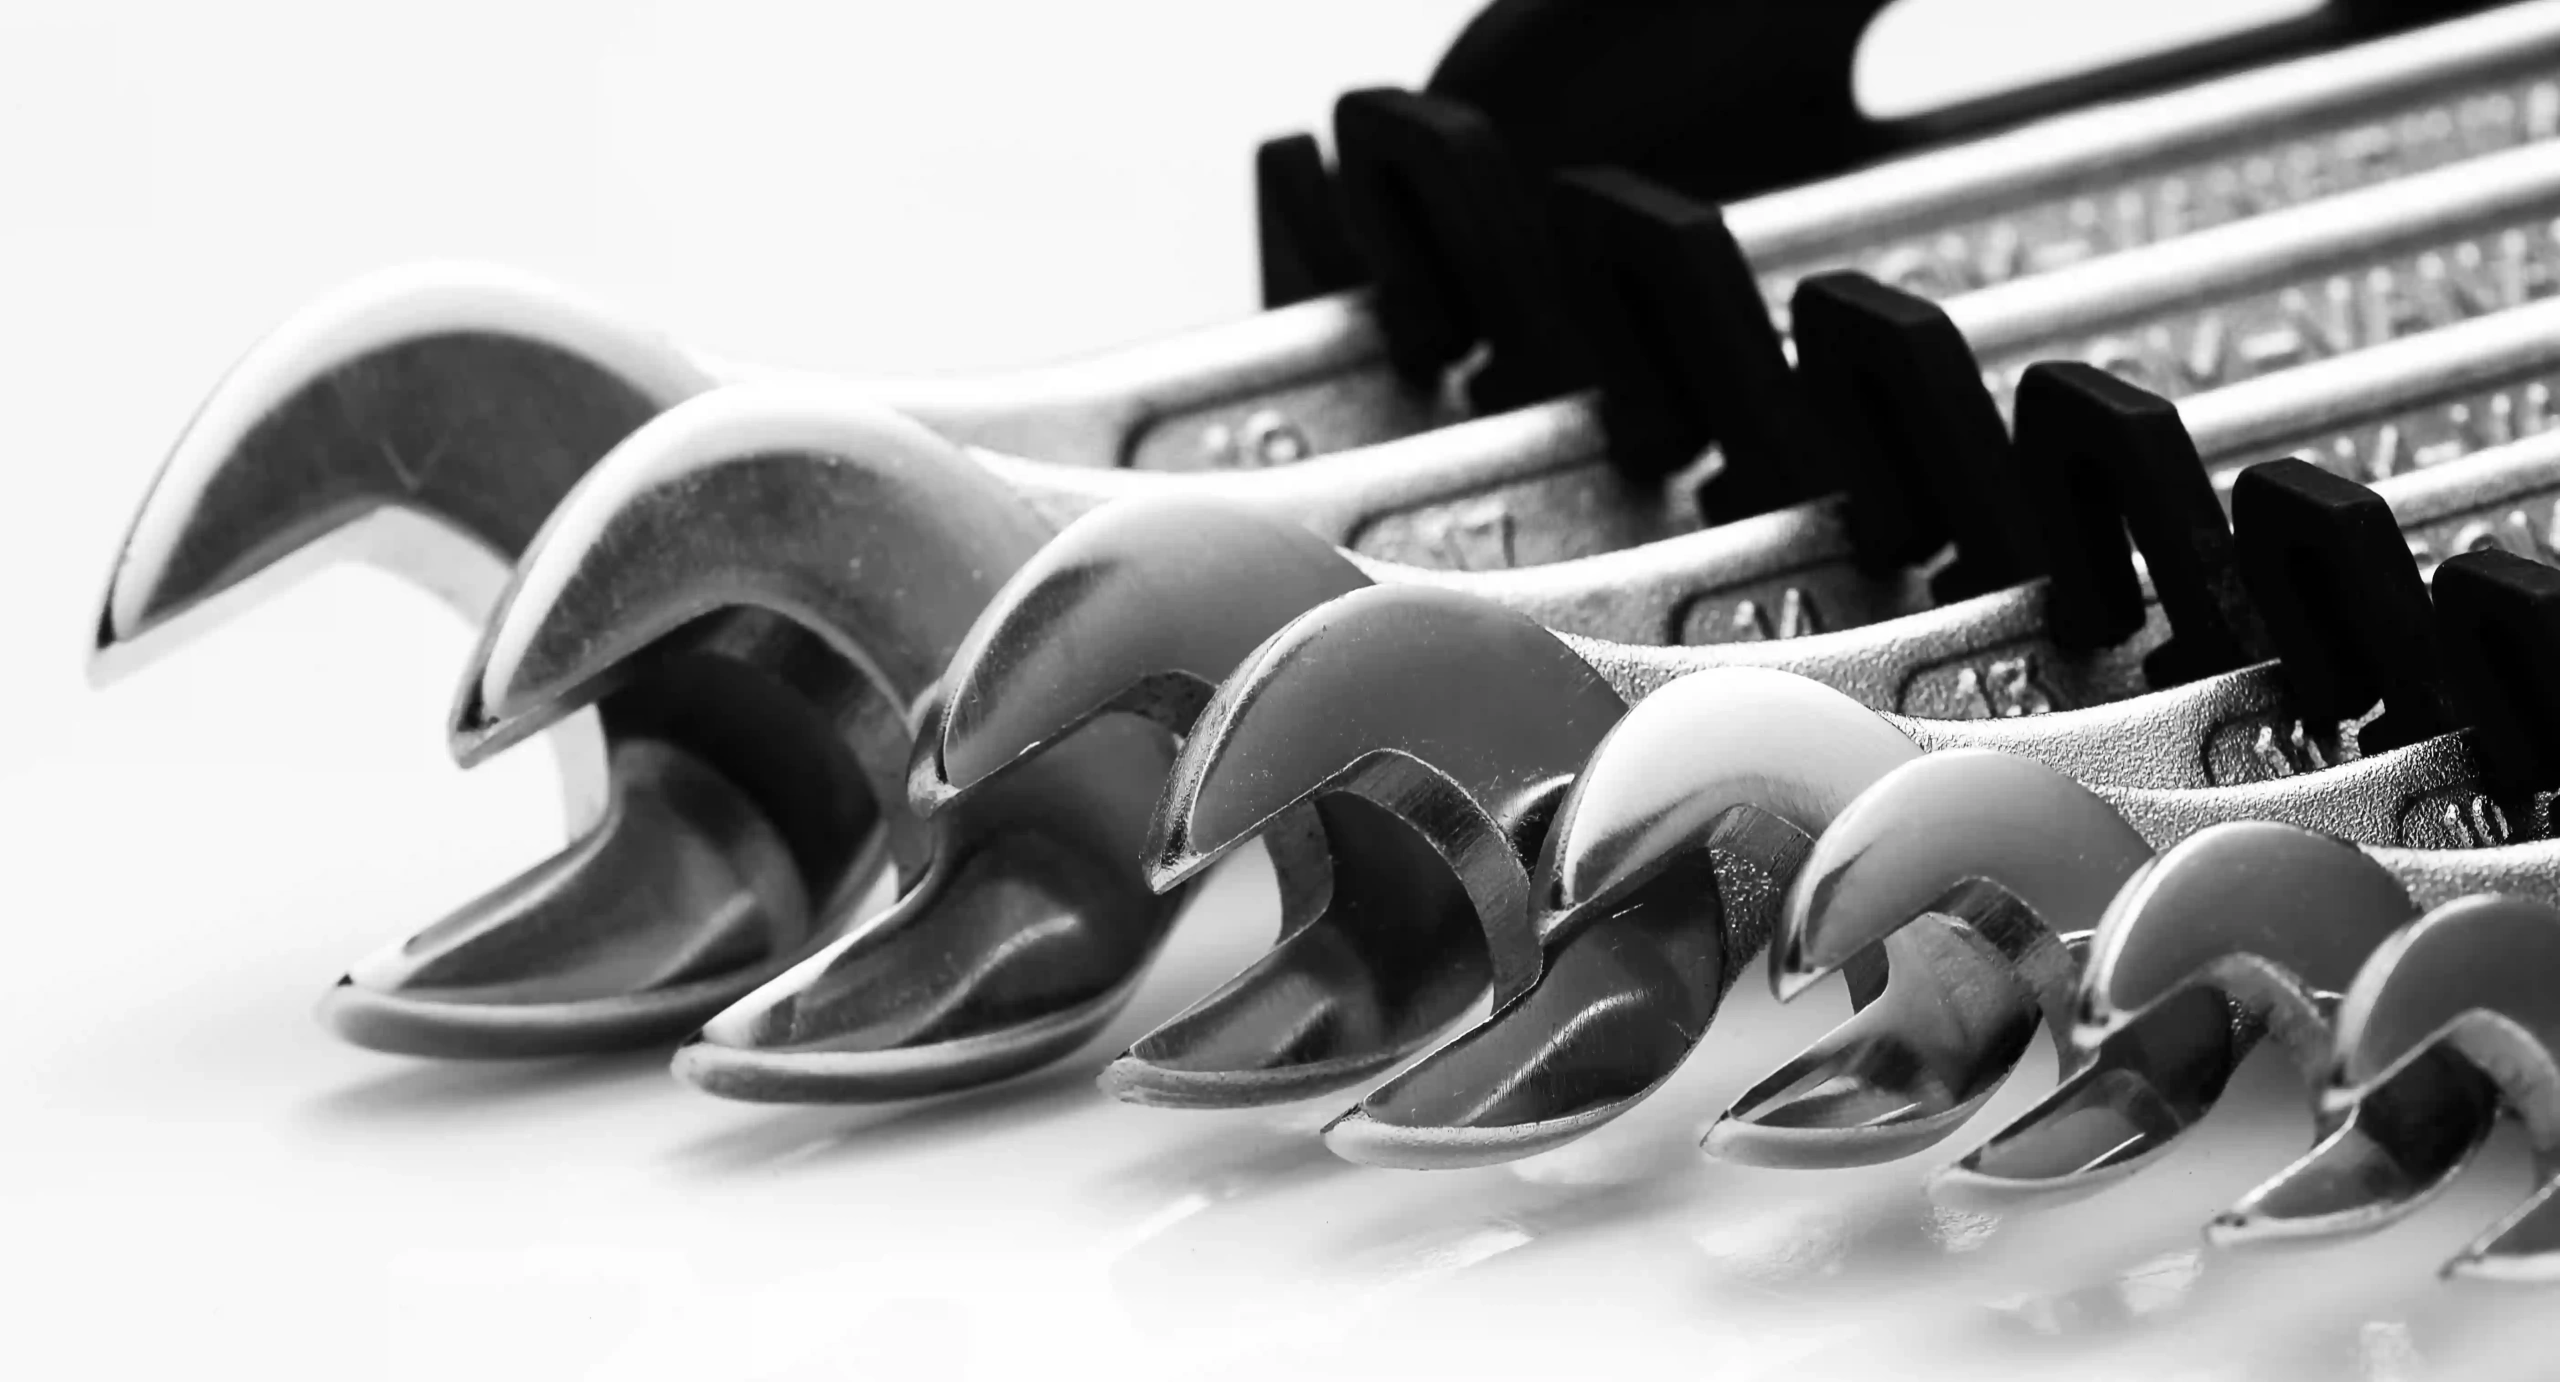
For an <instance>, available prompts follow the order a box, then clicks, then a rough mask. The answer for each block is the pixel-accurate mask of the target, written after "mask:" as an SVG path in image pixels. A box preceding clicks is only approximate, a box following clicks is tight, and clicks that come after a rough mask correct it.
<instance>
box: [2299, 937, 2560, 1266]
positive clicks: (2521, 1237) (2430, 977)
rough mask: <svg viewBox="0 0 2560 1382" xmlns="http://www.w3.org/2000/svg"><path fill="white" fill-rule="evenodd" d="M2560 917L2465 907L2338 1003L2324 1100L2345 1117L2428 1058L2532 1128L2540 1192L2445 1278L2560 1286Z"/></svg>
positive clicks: (2363, 977) (2389, 946) (2387, 953)
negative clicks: (2558, 1282)
mask: <svg viewBox="0 0 2560 1382" xmlns="http://www.w3.org/2000/svg"><path fill="white" fill-rule="evenodd" d="M2554 974H2560V908H2554V907H2553V906H2552V905H2551V904H2550V903H2548V902H2545V901H2542V900H2540V899H2535V898H2526V897H2518V896H2500V895H2481V896H2472V897H2464V898H2458V899H2456V900H2454V901H2451V902H2447V903H2445V904H2443V905H2442V906H2439V907H2436V908H2434V909H2432V910H2430V911H2429V912H2428V913H2427V914H2426V915H2424V916H2422V917H2420V918H2418V919H2417V920H2416V921H2413V922H2411V923H2409V924H2408V925H2407V926H2405V927H2403V928H2402V929H2400V930H2399V931H2396V932H2394V933H2393V934H2392V935H2391V936H2390V937H2389V938H2388V939H2387V940H2385V941H2384V942H2383V944H2382V945H2381V947H2380V948H2378V949H2377V950H2375V951H2374V953H2373V955H2372V957H2371V958H2370V959H2368V960H2367V961H2366V962H2365V964H2364V966H2363V967H2362V968H2361V969H2359V970H2358V971H2357V973H2356V977H2355V980H2354V981H2353V982H2352V983H2350V984H2349V985H2348V986H2347V990H2346V994H2345V996H2344V997H2343V998H2342V999H2341V1000H2340V1001H2339V1004H2338V1014H2337V1019H2336V1024H2335V1041H2334V1045H2333V1047H2332V1050H2331V1054H2330V1058H2329V1062H2328V1069H2327V1079H2326V1084H2327V1086H2328V1089H2327V1095H2326V1098H2327V1101H2328V1102H2329V1104H2330V1105H2331V1106H2332V1108H2333V1110H2335V1111H2336V1114H2337V1116H2341V1117H2343V1116H2347V1114H2348V1113H2349V1112H2350V1111H2351V1110H2352V1109H2353V1107H2354V1105H2355V1104H2356V1103H2358V1102H2359V1101H2362V1100H2366V1099H2370V1098H2372V1097H2373V1096H2374V1095H2375V1094H2376V1093H2377V1092H2378V1091H2380V1090H2382V1089H2384V1088H2387V1087H2389V1086H2391V1085H2393V1084H2395V1083H2396V1082H2397V1080H2398V1078H2399V1077H2402V1076H2404V1075H2405V1074H2407V1073H2408V1072H2410V1071H2412V1070H2413V1069H2415V1068H2417V1067H2419V1066H2420V1065H2421V1064H2422V1063H2423V1062H2424V1061H2425V1060H2426V1059H2427V1058H2428V1057H2429V1055H2430V1054H2431V1053H2437V1052H2442V1053H2444V1054H2446V1055H2449V1056H2451V1057H2453V1058H2455V1059H2457V1060H2459V1061H2461V1062H2462V1063H2464V1064H2466V1065H2469V1066H2471V1067H2472V1068H2474V1069H2475V1070H2477V1071H2478V1072H2479V1073H2480V1074H2481V1075H2482V1076H2484V1077H2485V1078H2486V1079H2487V1080H2488V1081H2489V1082H2490V1083H2491V1084H2493V1085H2495V1086H2496V1088H2497V1091H2498V1094H2499V1095H2500V1096H2501V1097H2502V1098H2503V1099H2504V1100H2505V1103H2506V1106H2507V1107H2508V1108H2509V1109H2510V1110H2512V1111H2513V1112H2514V1113H2515V1114H2516V1115H2517V1117H2518V1118H2519V1119H2521V1120H2522V1122H2523V1123H2524V1126H2525V1130H2526V1133H2527V1135H2528V1136H2529V1137H2530V1139H2531V1140H2532V1144H2533V1148H2534V1168H2535V1176H2536V1179H2537V1180H2538V1181H2539V1184H2538V1185H2537V1186H2536V1187H2535V1190H2534V1192H2533V1194H2532V1195H2530V1196H2529V1197H2527V1199H2526V1200H2525V1201H2524V1203H2523V1204H2521V1205H2519V1206H2518V1207H2517V1208H2516V1209H2515V1210H2514V1211H2513V1212H2511V1213H2509V1214H2508V1215H2507V1216H2506V1217H2505V1218H2503V1219H2501V1220H2500V1221H2499V1222H2498V1223H2497V1224H2496V1225H2495V1226H2493V1227H2492V1228H2491V1229H2490V1230H2489V1231H2488V1232H2487V1233H2485V1234H2483V1235H2481V1236H2480V1237H2479V1238H2478V1239H2475V1240H2474V1241H2473V1242H2472V1243H2471V1244H2470V1245H2469V1246H2468V1247H2466V1248H2464V1249H2463V1250H2462V1252H2461V1253H2460V1254H2459V1255H2457V1256H2455V1257H2454V1258H2453V1260H2451V1261H2450V1262H2447V1263H2446V1264H2445V1266H2444V1272H2445V1274H2446V1275H2447V1276H2455V1277H2468V1278H2474V1279H2485V1280H2498V1281H2531V1282H2548V1281H2551V1280H2554V1279H2560V1004H2555V1003H2554V1001H2553V995H2554V992H2555V990H2554V986H2553V983H2552V976H2553V975H2554Z"/></svg>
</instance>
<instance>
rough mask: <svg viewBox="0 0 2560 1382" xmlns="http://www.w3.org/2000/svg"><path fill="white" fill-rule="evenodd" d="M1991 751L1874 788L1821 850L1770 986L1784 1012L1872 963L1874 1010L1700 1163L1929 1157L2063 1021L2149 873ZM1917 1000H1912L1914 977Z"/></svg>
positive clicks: (2120, 833) (2131, 851)
mask: <svg viewBox="0 0 2560 1382" xmlns="http://www.w3.org/2000/svg"><path fill="white" fill-rule="evenodd" d="M2049 784H2061V785H2062V786H2064V787H2069V786H2070V784H2069V782H2068V780H2067V779H2063V778H2061V777H2060V776H2059V775H2058V774H2055V773H2053V772H2052V770H2050V769H2048V768H2046V767H2044V766H2043V765H2042V764H2040V763H2036V762H2033V761H2031V760H2028V759H2024V758H2017V757H2013V756H2010V755H2007V754H2002V753H1997V752H1993V751H1990V750H1985V749H1961V748H1960V749H1948V750H1944V751H1941V752H1937V753H1932V754H1929V755H1926V756H1924V757H1918V758H1914V759H1912V760H1911V761H1908V762H1905V763H1903V764H1901V765H1899V766H1897V767H1894V768H1893V769H1891V770H1890V771H1888V772H1885V773H1884V774H1882V775H1881V776H1879V777H1878V778H1876V779H1875V780H1874V781H1873V783H1872V785H1870V786H1869V787H1868V788H1867V789H1866V790H1865V791H1864V792H1862V793H1860V794H1859V795H1858V797H1857V799H1856V800H1855V801H1853V802H1851V803H1849V804H1848V805H1847V806H1846V807H1844V808H1842V810H1841V811H1840V812H1839V814H1838V815H1837V816H1836V817H1835V818H1834V819H1833V820H1832V821H1831V823H1830V828H1829V829H1827V830H1825V831H1824V832H1823V833H1822V835H1821V837H1820V838H1819V839H1817V840H1816V841H1814V843H1813V846H1812V848H1811V850H1810V851H1809V853H1808V854H1807V856H1806V858H1805V861H1804V866H1803V867H1802V868H1801V869H1800V870H1799V871H1798V872H1797V874H1796V876H1795V879H1794V881H1793V883H1792V884H1791V885H1790V886H1789V888H1788V890H1787V895H1786V903H1785V913H1784V916H1783V917H1782V919H1781V920H1780V922H1779V926H1778V938H1777V940H1776V942H1775V944H1774V945H1773V948H1772V950H1771V957H1770V978H1771V986H1772V987H1773V988H1774V989H1775V990H1776V991H1777V993H1778V995H1779V996H1780V997H1781V998H1782V999H1788V998H1792V997H1794V996H1795V995H1797V994H1800V993H1802V992H1804V991H1805V990H1806V988H1807V987H1808V986H1810V985H1811V984H1812V983H1813V982H1815V981H1816V980H1819V979H1821V978H1823V977H1825V976H1827V975H1830V974H1832V973H1836V972H1839V971H1841V970H1842V969H1844V968H1846V967H1847V966H1849V965H1851V964H1854V963H1859V962H1861V961H1864V962H1866V963H1870V964H1872V963H1874V962H1875V961H1876V960H1877V959H1878V958H1879V957H1880V958H1881V960H1882V962H1883V969H1884V974H1885V980H1884V988H1883V991H1882V993H1881V994H1880V995H1879V996H1878V998H1877V1000H1876V1001H1875V1002H1873V1003H1870V1004H1868V1005H1866V1006H1864V1007H1862V1008H1861V1009H1860V1010H1859V1011H1858V1012H1857V1013H1856V1014H1855V1015H1853V1016H1852V1017H1850V1018H1849V1019H1848V1020H1847V1021H1846V1022H1844V1023H1842V1024H1841V1025H1840V1026H1839V1027H1837V1028H1834V1029H1833V1030H1832V1031H1831V1032H1830V1033H1829V1034H1827V1035H1826V1036H1824V1037H1823V1038H1822V1039H1821V1040H1820V1041H1818V1042H1816V1043H1815V1044H1814V1045H1813V1046H1811V1047H1809V1048H1808V1049H1807V1050H1806V1051H1804V1052H1803V1053H1802V1054H1800V1055H1798V1056H1796V1057H1795V1058H1794V1059H1792V1060H1790V1061H1788V1062H1787V1063H1786V1064H1785V1065H1783V1066H1781V1067H1780V1068H1779V1069H1778V1070H1776V1071H1775V1072H1773V1073H1772V1074H1771V1075H1769V1076H1768V1077H1767V1078H1766V1079H1763V1080H1762V1081H1760V1082H1759V1083H1758V1084H1756V1085H1754V1086H1753V1087H1752V1088H1751V1089H1750V1090H1748V1091H1747V1092H1745V1093H1744V1094H1743V1095H1742V1096H1741V1097H1740V1098H1738V1099H1737V1100H1736V1101H1735V1103H1734V1105H1733V1107H1732V1109H1731V1110H1729V1111H1728V1112H1727V1113H1726V1114H1725V1116H1724V1117H1723V1118H1722V1119H1721V1120H1719V1121H1718V1122H1717V1124H1716V1125H1715V1126H1714V1127H1713V1128H1712V1129H1710V1130H1709V1132H1708V1134H1707V1138H1706V1144H1705V1145H1706V1147H1707V1149H1708V1151H1709V1152H1710V1153H1711V1154H1713V1155H1716V1156H1718V1157H1721V1158H1725V1159H1728V1160H1741V1161H1749V1162H1754V1163H1758V1164H1766V1165H1780V1166H1837V1165H1862V1164H1867V1163H1870V1162H1875V1161H1882V1160H1889V1159H1892V1158H1894V1157H1899V1156H1904V1155H1908V1154H1909V1153H1911V1152H1914V1151H1917V1150H1920V1149H1922V1148H1924V1147H1927V1146H1930V1145H1932V1144H1934V1143H1936V1142H1937V1141H1938V1140H1939V1139H1941V1138H1943V1137H1944V1136H1946V1134H1947V1133H1948V1132H1950V1131H1952V1130H1953V1129H1954V1128H1955V1127H1956V1126H1957V1125H1959V1124H1961V1123H1962V1122H1963V1121H1964V1120H1965V1119H1967V1118H1969V1117H1971V1116H1972V1114H1973V1113H1974V1112H1975V1111H1976V1110H1977V1109H1979V1108H1980V1107H1981V1105H1982V1102H1983V1101H1984V1100H1985V1099H1987V1098H1989V1097H1990V1096H1991V1094H1992V1093H1994V1092H1995V1091H1996V1090H1998V1088H1999V1086H2000V1084H2001V1082H2002V1081H2004V1080H2005V1079H2006V1078H2007V1077H2008V1074H2009V1072H2010V1071H2011V1070H2012V1069H2014V1068H2015V1067H2016V1064H2017V1062H2018V1060H2019V1059H2020V1058H2021V1057H2022V1056H2023V1055H2024V1054H2025V1052H2026V1048H2027V1046H2028V1044H2029V1042H2030V1041H2031V1040H2032V1039H2033V1037H2034V1034H2035V1029H2036V1027H2037V1025H2038V1023H2039V1020H2040V1019H2041V1021H2042V1022H2043V1024H2044V1025H2046V1026H2048V1027H2049V1028H2053V1029H2055V1035H2056V1037H2057V1040H2058V1039H2059V1038H2060V1035H2061V1030H2060V1029H2061V1028H2063V1027H2064V1026H2066V1025H2067V1023H2068V1021H2069V1009H2068V1003H2069V987H2070V981H2071V977H2072V974H2073V971H2074V969H2075V967H2076V948H2077V945H2078V944H2079V942H2080V940H2081V938H2082V935H2083V933H2084V932H2085V930H2086V928H2087V927H2088V926H2089V925H2090V924H2092V923H2093V922H2094V921H2095V919H2096V916H2097V914H2098V913H2099V911H2100V910H2101V909H2102V908H2103V907H2104V906H2105V905H2106V900H2107V898H2108V897H2109V896H2110V895H2112V893H2113V892H2114V886H2115V884H2116V883H2117V882H2119V881H2121V880H2122V879H2123V878H2124V877H2125V876H2126V875H2128V874H2130V873H2131V872H2132V871H2133V869H2134V868H2135V867H2136V866H2137V865H2138V864H2139V863H2140V862H2141V861H2142V860H2143V859H2144V858H2145V857H2147V856H2148V855H2149V853H2150V850H2149V847H2148V846H2147V845H2146V844H2144V842H2143V840H2142V837H2141V836H2140V835H2139V834H2138V833H2136V832H2135V831H2134V830H2133V829H2132V828H2131V827H2130V826H2127V825H2126V824H2125V823H2124V822H2123V821H2122V820H2121V819H2120V818H2118V817H2117V816H2116V815H2115V813H2114V812H2113V811H2112V810H2110V809H2108V808H2107V806H2106V804H2105V803H2104V802H2102V801H2098V800H2097V799H2095V798H2093V797H2087V796H2086V794H2084V793H2078V792H2077V791H2076V789H2074V790H2073V791H2070V792H2062V791H2055V790H2052V789H2051V787H2050V786H2049ZM1915 974H1916V975H1924V976H1926V979H1927V982H1926V984H1925V985H1920V986H1916V987H1906V983H1904V982H1897V980H1903V981H1907V980H1908V979H1909V978H1910V977H1911V976H1913V975H1915Z"/></svg>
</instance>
